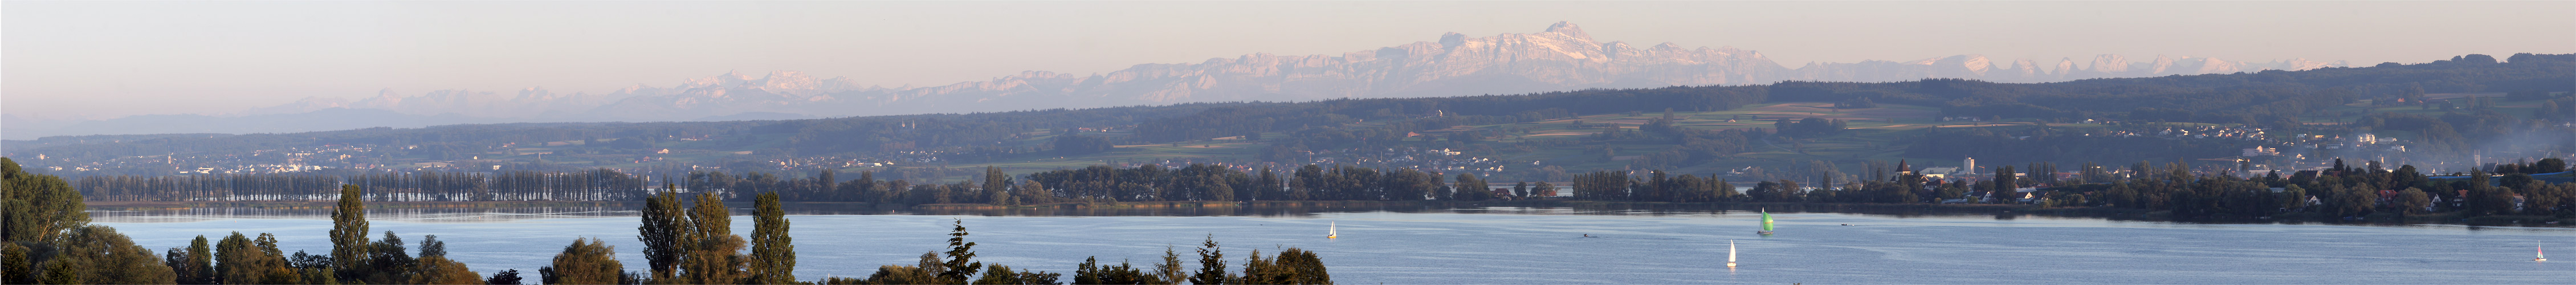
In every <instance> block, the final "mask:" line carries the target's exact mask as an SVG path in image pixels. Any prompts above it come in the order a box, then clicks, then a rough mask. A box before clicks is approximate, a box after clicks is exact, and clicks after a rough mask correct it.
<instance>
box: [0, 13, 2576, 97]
mask: <svg viewBox="0 0 2576 285" xmlns="http://www.w3.org/2000/svg"><path fill="white" fill-rule="evenodd" d="M0 14H5V15H0V100H5V101H0V112H5V113H7V114H10V115H16V116H34V117H48V118H83V117H85V118H104V117H110V116H123V115H135V114H168V113H227V112H235V111H239V110H241V109H243V108H249V107H259V106H269V105H276V104H282V103H287V102H291V101H293V100H296V99H299V98H304V97H343V98H359V97H367V96H374V95H375V93H376V92H377V91H378V90H381V89H391V90H394V91H395V92H398V93H401V94H406V95H417V94H420V93H423V92H426V91H431V90H439V89H474V90H497V91H504V92H505V93H506V92H507V91H509V90H517V89H521V88H527V87H544V88H546V89H549V90H553V91H555V92H561V93H571V92H576V91H590V92H603V91H610V90H614V89H616V88H621V87H625V86H631V85H634V84H637V83H642V84H648V85H653V86H670V85H672V84H674V83H676V82H679V81H680V80H684V79H688V78H699V77H707V76H712V75H717V74H722V73H724V72H726V71H740V72H743V73H749V74H765V73H767V72H769V71H772V70H798V71H804V72H806V73H808V74H811V75H815V76H821V77H832V76H847V77H849V78H851V79H854V80H856V81H858V82H859V83H861V84H873V85H884V86H888V87H894V86H900V85H905V84H912V85H916V86H929V85H945V84H950V83H956V82H960V81H972V80H985V79H990V78H992V77H997V76H1002V75H1008V74H1013V73H1017V72H1019V71H1023V70H1047V71H1057V72H1067V73H1074V74H1090V73H1099V72H1107V71H1113V70H1117V69H1121V68H1126V67H1127V66H1130V65H1134V64H1140V63H1194V62H1199V61H1203V60H1206V59H1208V58H1212V57H1234V56H1238V55H1243V54H1248V53H1257V52H1267V53H1273V54H1283V55H1298V54H1340V53H1343V52H1352V51H1363V50H1371V49H1374V48H1376V47H1383V46H1393V45H1400V44H1405V43H1411V42H1416V41H1435V40H1437V39H1439V35H1440V34H1441V33H1443V32H1459V33H1464V34H1467V35H1469V36H1491V35H1494V34H1499V33H1532V32H1538V31H1540V30H1542V29H1544V28H1545V27H1547V25H1548V24H1550V23H1554V22H1557V21H1571V22H1573V23H1575V24H1578V25H1581V26H1582V27H1583V28H1584V30H1585V31H1586V32H1589V33H1591V34H1592V35H1593V37H1594V38H1595V39H1596V40H1601V41H1605V42H1606V41H1626V42H1629V43H1631V44H1637V45H1651V44H1654V43H1661V42H1673V43H1677V44H1681V45H1683V46H1692V47H1698V46H1710V47H1715V46H1734V47H1738V48H1743V49H1748V50H1756V51H1761V52H1762V53H1763V54H1764V55H1767V56H1769V57H1771V58H1772V59H1774V60H1776V61H1778V62H1780V63H1781V64H1783V65H1787V66H1788V67H1792V68H1795V67H1797V66H1799V65H1801V64H1804V63H1806V62H1810V61H1827V62H1852V61H1860V60H1870V59H1878V60H1914V59H1922V58H1929V57H1938V56H1948V55H1957V54H1983V55H1987V56H1989V57H1994V58H1997V59H1998V60H1999V61H2003V62H2008V61H2004V60H2010V59H2016V58H2029V59H2035V60H2039V61H2041V62H2042V63H2043V65H2047V64H2050V63H2054V61H2055V60H2056V59H2057V58H2061V57H2074V58H2077V59H2078V61H2079V62H2083V61H2084V60H2085V59H2087V58H2089V57H2091V56H2092V55H2095V54H2105V53H2109V54H2123V55H2127V56H2129V57H2130V58H2131V59H2134V60H2145V59H2149V58H2153V57H2154V56H2155V55H2159V54H2163V55H2174V56H2205V57H2217V58H2222V59H2229V60H2241V61H2257V62H2260V61H2270V60H2276V59H2289V58H2308V59H2314V60H2348V61H2352V62H2353V63H2355V64H2357V65H2367V64H2374V63H2378V62H2389V61H2394V62H2424V61H2431V60H2436V59H2445V58H2449V57H2450V56H2454V55H2460V54H2469V53H2484V54H2490V55H2495V56H2497V57H2499V58H2502V57H2504V56H2505V55H2509V54H2513V53H2518V52H2533V53H2571V52H2576V17H2570V16H2569V15H2576V1H2522V2H2459V1H2437V2H2359V1H2302V2H2168V1H2158V2H1323V1H1291V2H739V1H723V2H713V1H708V2H640V1H572V2H519V1H506V2H460V1H427V2H319V1H277V2H202V1H192V2H124V1H118V2H104V1H79V2H50V1H6V2H0Z"/></svg>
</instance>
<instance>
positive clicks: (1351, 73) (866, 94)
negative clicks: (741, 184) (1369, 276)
mask: <svg viewBox="0 0 2576 285" xmlns="http://www.w3.org/2000/svg"><path fill="white" fill-rule="evenodd" d="M2347 65H2348V64H2346V63H2344V62H2339V61H2338V62H2320V61H2310V60H2306V59H2291V60H2282V61H2272V62H2263V63H2254V62H2243V61H2229V60H2221V59H2216V58H2206V57H2179V58H2177V57H2167V56H2156V57H2155V58H2154V59H2152V60H2148V61H2143V62H2133V61H2132V59H2129V58H2126V57H2122V56H2119V55H2101V56H2095V57H2093V58H2092V59H2089V60H2087V62H2086V63H2085V64H2083V65H2082V66H2078V64H2077V62H2076V60H2075V59H2072V58H2067V59H2059V60H2058V62H2057V63H2056V64H2053V66H2048V67H2042V66H2040V65H2039V64H2038V63H2036V62H2034V61H2032V60H2028V59H2022V60H2014V61H2013V62H2011V63H2010V64H2001V63H1998V62H1996V61H1994V60H1992V59H1989V58H1987V57H1985V56H1980V55H1957V56H1948V57H1940V58H1930V59H1922V60H1915V61H1905V62H1896V61H1876V60H1873V61H1863V62H1856V63H1808V64H1806V65H1804V66H1800V67H1797V68H1788V67H1783V66H1781V65H1780V64H1779V63H1776V62H1773V61H1771V59H1769V58H1766V57H1763V56H1762V53H1761V52H1756V51H1749V50H1742V49H1737V48H1734V47H1717V48H1708V47H1699V48H1687V47H1682V46H1680V45H1676V44H1672V43H1662V44H1656V45H1654V46H1647V47H1637V46H1634V45H1630V44H1628V43H1625V42H1615V41H1614V42H1606V43H1604V42H1598V41H1595V40H1593V39H1592V36H1591V35H1589V34H1585V33H1584V32H1583V29H1582V28H1580V27H1577V26H1575V25H1574V24H1572V23H1566V22H1558V23H1556V24H1554V25H1550V26H1548V27H1547V29H1546V30H1545V31H1542V32H1538V33H1529V34H1501V35H1494V36H1490V37H1473V38H1471V37H1468V36H1467V35H1463V34H1458V33H1448V34H1444V35H1441V36H1440V39H1439V40H1438V41H1436V42H1430V41H1426V42H1414V43H1410V44H1403V45H1397V46H1392V47H1381V48H1377V49H1373V50H1363V51H1356V52H1348V53H1342V54H1337V55H1293V56H1281V55H1273V54H1267V53H1259V54H1250V55H1243V56H1238V57H1234V58H1211V59H1208V60H1206V61H1202V62H1198V63H1175V64H1161V63H1153V64H1139V65H1136V66H1133V67H1129V68H1127V69H1123V70H1117V71H1111V72H1108V73H1095V74H1088V75H1079V74H1068V73H1057V72H1048V71H1026V72H1021V73H1019V74H1013V75H1007V76H1002V77H997V78H993V79H992V80H987V81H974V82H960V83H955V84H949V85H941V86H929V87H909V86H907V87H897V88H886V87H881V86H865V87H862V86H858V85H856V84H853V83H852V82H853V81H852V80H850V79H848V78H845V77H834V78H828V79H825V78H816V77H814V76H810V75H806V74H803V73H799V72H793V71H778V72H771V73H769V74H767V75H763V76H759V77H753V76H751V75H747V74H739V73H730V72H729V73H726V74H724V75H719V76H715V77H709V78H701V79H693V80H687V81H683V82H680V83H679V84H676V85H673V86H671V87H667V88H664V87H651V86H646V85H642V84H638V85H636V86H634V87H629V88H625V89H621V90H616V91H613V92H608V93H604V94H593V93H573V94H559V93H554V92H551V91H548V90H545V89H540V88H528V89H522V90H518V91H516V92H510V93H500V92H493V91H468V90H440V91H431V92H428V93H423V94H418V95H405V94H399V93H396V92H394V91H391V90H386V91H381V92H379V93H378V94H377V96H375V97H368V98H364V99H357V100H348V99H338V98H308V99H305V100H302V101H298V102H294V103H289V104H285V105H278V106H272V107H264V108H257V109H252V110H248V111H245V112H240V113H235V114H233V115H231V116H229V117H258V116H279V115H294V114H306V113H312V112H319V111H324V110H330V109H355V110H381V111H383V112H386V113H392V114H373V115H372V116H371V117H370V118H388V117H387V116H394V117H395V118H396V119H391V120H392V121H390V122H386V123H385V124H380V126H392V127H413V126H420V125H435V124H453V123H496V122H598V121H700V120H756V119H796V118H812V117H842V116H861V115H895V114H918V113H948V112H993V111H1010V110H1027V109H1047V108H1086V107H1107V106H1126V105H1159V104H1173V103H1188V102H1217V101H1306V100H1319V99H1332V98H1376V97H1434V96H1463V95H1480V94H1519V93H1532V92H1546V91H1561V90H1574V89H1587V88H1650V87H1665V86H1682V85H1744V84H1768V83H1774V82H1779V81H1788V80H1803V81H1859V82H1885V81H1906V80H1916V79H1924V78H1966V79H1977V80H1985V81H1993V82H2016V83H2022V82H2054V81H2066V80H2078V79H2090V78H2107V77H2147V76H2164V75H2177V74H2179V75H2192V74H2209V73H2235V72H2252V71H2261V70H2270V69H2281V70H2308V69H2316V68H2323V67H2340V66H2347ZM402 116H411V117H407V118H406V117H402ZM180 117H185V119H189V120H221V119H223V118H228V117H227V116H180ZM180 117H172V116H170V115H163V116H159V117H150V116H138V117H135V118H127V119H136V118H145V119H149V118H160V119H172V118H180ZM127 119H117V120H127ZM109 121H115V120H109ZM98 123H100V122H95V121H93V122H82V123H80V124H85V125H90V126H89V127H82V126H80V125H73V126H68V127H66V128H64V129H62V130H59V131H56V132H46V133H54V134H130V133H153V132H150V131H141V130H137V129H134V128H100V127H108V126H127V127H140V128H141V129H153V128H151V127H145V126H154V125H168V124H159V123H157V122H140V121H129V122H122V123H113V124H98ZM352 123H355V124H367V123H366V122H338V123H337V124H334V125H332V127H342V126H345V125H349V124H352ZM188 125H214V126H220V125H225V124H219V123H210V122H203V121H200V122H194V123H191V124H188ZM265 128H267V129H261V130H255V131H253V130H222V129H217V130H205V129H194V130H192V131H189V132H209V131H211V132H243V131H250V132H275V131H284V130H281V129H280V128H286V129H293V128H294V127H291V126H275V125H271V126H267V127H265ZM13 129H16V128H13ZM22 130H24V129H16V130H13V131H22ZM312 130H325V129H309V130H307V131H312ZM26 138H32V137H29V136H26V135H16V134H13V135H11V139H26Z"/></svg>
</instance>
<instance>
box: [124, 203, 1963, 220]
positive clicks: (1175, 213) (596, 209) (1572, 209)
mask: <svg viewBox="0 0 2576 285" xmlns="http://www.w3.org/2000/svg"><path fill="white" fill-rule="evenodd" d="M639 206H640V205H635V203H615V202H611V203H582V204H566V205H547V206H476V205H470V204H468V205H458V204H418V205H415V204H393V203H378V204H371V205H370V206H369V207H368V209H367V217H368V218H369V219H373V220H398V221H414V222H431V223H486V222H507V221H517V220H529V219H560V218H590V217H627V216H635V215H638V213H637V212H636V211H635V210H636V207H639ZM726 206H728V207H731V208H733V209H734V211H735V214H737V215H748V214H750V213H751V209H750V207H751V205H750V204H749V203H727V205H726ZM785 208H786V210H787V213H788V214H790V215H937V216H987V217H1005V216H1017V217H1131V216H1135V217H1274V218H1277V217H1284V218H1297V217H1313V216H1317V215H1320V214H1330V213H1365V212H1383V213H1460V214H1511V215H1608V216H1650V217H1660V216H1675V215H1707V214H1719V215H1723V214H1738V213H1752V212H1754V211H1756V210H1767V211H1770V212H1772V213H1819V212H1830V213H1861V214H1870V215H1885V216H1894V217H1900V218H1905V217H1927V216H1978V215H1991V214H1992V213H1985V212H1973V211H1955V210H1951V211H1946V212H1945V210H1942V209H1935V208H1929V207H1891V206H1875V207H1870V206H1852V205H1796V204H1784V205H1760V206H1753V205H1705V204H1623V203H1552V204H1542V205H1525V204H1476V203H1457V204H1438V203H1423V204H1414V203H1345V202H1286V203H1252V204H1192V203H1169V204H1128V205H1083V204H1057V205H1046V206H1034V207H1030V206H1023V207H985V206H968V205H930V206H922V207H908V206H902V205H888V204H859V203H787V204H786V205H785ZM331 211H332V208H330V207H311V206H289V207H276V206H235V207H197V208H112V207H94V208H92V209H91V211H90V216H91V218H92V220H94V221H99V222H110V223H171V222H194V221H205V220H222V219H329V218H330V215H331ZM2012 215H2014V214H2005V215H1996V216H1995V218H1996V219H1999V220H2010V219H2012V218H2013V216H2012Z"/></svg>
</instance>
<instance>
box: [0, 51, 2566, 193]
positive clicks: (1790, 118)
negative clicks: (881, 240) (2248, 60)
mask: <svg viewBox="0 0 2576 285" xmlns="http://www.w3.org/2000/svg"><path fill="white" fill-rule="evenodd" d="M2571 91H2576V55H2568V54H2562V55H2537V54H2516V55H2512V56H2509V57H2506V58H2504V59H2503V60H2502V61H2499V60H2498V59H2497V58H2495V57H2491V56H2486V55H2466V56H2459V57H2454V58H2451V59H2448V60H2439V61H2433V62H2429V63H2418V64H2396V63H2388V64H2380V65H2378V66H2371V67H2354V68H2322V69H2315V70H2306V71H2279V70H2273V71H2263V72H2258V73H2236V74H2208V75H2193V76H2164V77H2151V78H2120V79H2091V80H2079V81H2070V82H2058V83H2037V84H2014V83H1992V82H1983V81H1975V80H1953V79H1935V80H1919V81H1906V82H1887V83H1858V82H1780V83H1776V84H1766V85H1745V86H1698V87H1668V88H1650V89H1597V90H1580V91H1565V92H1547V93H1536V94H1521V95H1486V96H1467V97H1446V98H1380V99H1337V100H1325V101H1310V102H1238V103H1203V104H1181V105H1170V106H1136V107H1114V108H1095V109H1055V110H1031V111H1017V112H1000V113H974V114H928V115H900V116H868V117H849V118H829V119H808V120H776V121H731V122H651V123H530V124H492V125H451V126H436V127H426V128H405V129H393V128H371V129H357V130H345V131H329V132H310V133H290V134H246V135H166V136H88V137H49V138H44V139H39V140H34V141H9V142H8V145H7V146H6V150H5V153H6V155H7V156H9V157H12V158H18V159H20V161H22V162H24V163H25V164H27V165H28V166H29V169H31V171H38V172H43V173H53V174H58V175H64V176H67V177H90V176H117V175H126V176H165V175H173V174H182V173H185V174H189V175H217V174H227V173H229V174H251V173H285V172H304V173H325V174H329V173H341V174H357V173H369V172H386V171H398V172H410V171H422V170H428V171H495V170H522V171H556V172H580V171H585V170H588V169H596V168H607V169H615V170H618V171H620V172H624V173H627V174H629V175H636V176H642V177H653V176H674V175H682V174H685V173H687V172H689V171H726V172H745V171H771V172H783V173H811V172H812V171H814V170H821V169H833V170H840V171H842V172H858V171H875V172H877V173H880V174H881V175H888V176H893V177H896V178H905V179H914V180H921V179H934V180H935V179H942V178H963V177H970V176H975V175H977V174H980V173H976V172H978V171H974V170H973V169H977V168H981V166H998V167H1001V168H1002V169H1005V170H1006V171H1010V172H1014V173H1030V172H1037V171H1045V170H1051V169H1071V168H1079V167H1082V166H1086V165H1100V164H1121V165H1126V166H1133V165H1140V164H1143V163H1163V164H1168V165H1177V164H1181V163H1187V162H1199V163H1212V164H1221V165H1228V166H1229V167H1233V168H1236V169H1247V168H1251V167H1257V166H1264V165H1267V166H1278V167H1281V168H1283V169H1284V168H1287V167H1293V166H1296V165H1304V164H1318V163H1321V164H1356V165H1362V166H1371V167H1406V168H1416V169H1422V170H1424V171H1434V172H1449V173H1470V172H1472V173H1480V174H1484V175H1487V176H1498V177H1510V178H1512V179H1515V180H1525V181H1566V180H1568V179H1570V178H1572V177H1571V174H1570V173H1582V172H1589V171H1594V170H1604V169H1637V168H1653V169H1672V170H1677V171H1689V172H1701V173H1713V172H1719V171H1726V172H1728V173H1725V174H1726V175H1733V176H1747V177H1748V178H1760V179H1775V178H1793V177H1803V176H1809V173H1822V174H1815V175H1814V176H1828V177H1824V178H1832V177H1830V176H1835V175H1837V174H1836V173H1857V172H1861V171H1862V170H1863V169H1864V168H1867V167H1866V166H1865V165H1871V164H1873V163H1878V162H1882V161H1895V160H1905V159H1923V160H1932V159H1937V160H1941V161H1945V162H1946V161H1954V160H1955V159H1958V158H1963V157H1990V158H1989V161H1992V162H1993V163H1997V164H2013V163H2028V162H2063V163H2075V162H2083V161H2136V160H2156V161H2175V160H2184V159H2202V158H2212V157H2224V156H2232V155H2237V153H2236V152H2237V151H2238V150H2239V149H2242V148H2249V147H2257V146H2269V147H2274V148H2279V147H2284V146H2314V147H2316V148H2319V149H2323V148H2324V147H2325V144H2319V143H2316V142H2309V141H2303V140H2291V139H2289V137H2291V136H2292V134H2296V135H2299V136H2314V135H2331V136H2335V137H2337V138H2341V139H2346V140H2349V139H2348V138H2342V136H2345V135H2352V134H2361V133H2372V132H2378V133H2381V134H2384V135H2385V136H2386V137H2392V138H2401V139H2403V141H2400V142H2399V143H2402V144H2406V145H2408V146H2412V147H2414V148H2413V149H2410V150H2408V151H2406V153H2405V154H2404V155H2412V156H2418V157H2420V158H2416V159H2421V160H2434V159H2441V157H2452V156H2459V155H2464V154H2470V153H2471V152H2476V151H2486V153H2485V155H2486V157H2498V158H2503V157H2534V158H2536V157H2540V156H2547V154H2548V153H2558V154H2561V155H2563V153H2567V152H2571V150H2576V149H2571V148H2576V146H2568V145H2570V144H2569V143H2565V139H2566V137H2567V135H2566V133H2567V132H2560V130H2564V129H2566V128H2567V126H2566V125H2564V123H2565V122H2569V121H2570V119H2569V118H2568V117H2569V116H2576V108H2571V107H2576V98H2570V97H2568V92H2571ZM2347 123H2349V124H2347ZM2195 128H2199V129H2195ZM2209 128H2223V129H2219V130H2217V131H2223V132H2235V133H2251V134H2269V135H2267V136H2259V138H2252V136H2249V137H2248V138H2247V139H2236V140H2200V139H2193V138H2189V137H2186V138H2184V139H2174V138H2172V137H2171V135H2165V136H2164V137H2156V136H2153V135H2140V134H2142V133H2150V132H2155V131H2158V130H2164V131H2165V132H2167V133H2170V132H2171V131H2174V130H2182V131H2184V132H2186V133H2189V132H2190V131H2193V130H2201V131H2204V132H2209V131H2212V130H2213V129H2209ZM2202 137H2203V138H2205V137H2208V135H2202ZM2231 138H2236V137H2231ZM2319 138H2322V137H2319ZM2499 143H2502V144H2508V145H2503V146H2489V145H2481V144H2499ZM2382 148H2385V147H2382ZM2504 152H2510V153H2513V154H2514V155H2516V156H2507V155H2506V154H2505V153H2504ZM2523 153H2530V154H2532V155H2521V154H2523ZM2373 155H2382V156H2385V154H2377V153H2374V154H2373ZM2282 156H2293V155H2282ZM2303 159H2313V158H2303ZM2390 160H2395V159H2393V158H2392V159H2390ZM2309 162H2313V161H2309ZM2487 162H2497V161H2487ZM2264 163H2271V164H2274V165H2277V166H2276V168H2274V169H2287V168H2289V166H2293V165H2295V164H2298V163H2303V162H2300V161H2264ZM960 169H965V170H960ZM791 170H792V171H791ZM1790 173H1797V174H1790Z"/></svg>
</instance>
